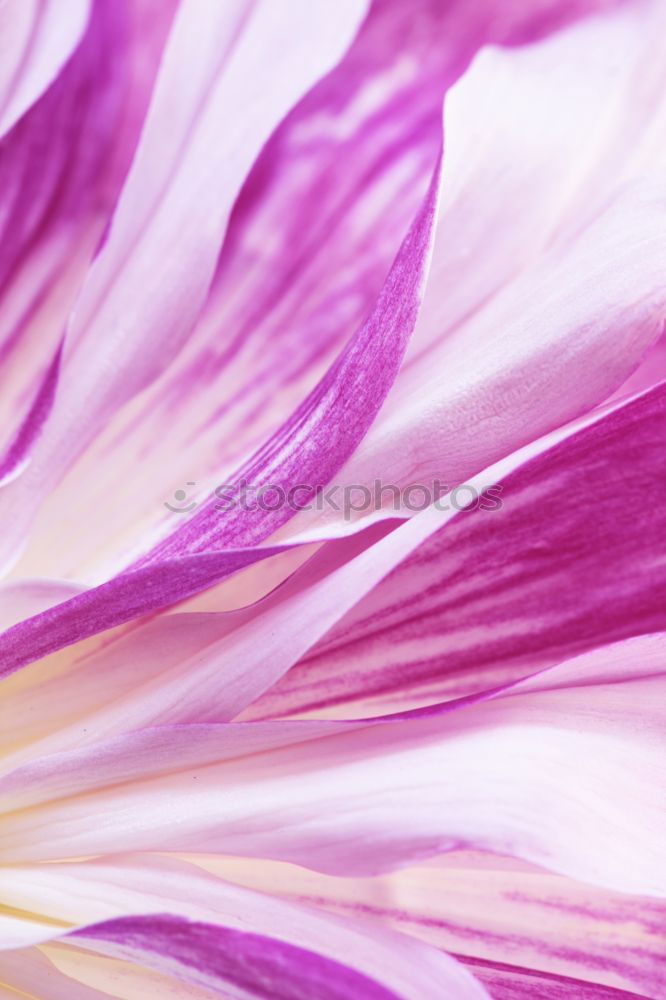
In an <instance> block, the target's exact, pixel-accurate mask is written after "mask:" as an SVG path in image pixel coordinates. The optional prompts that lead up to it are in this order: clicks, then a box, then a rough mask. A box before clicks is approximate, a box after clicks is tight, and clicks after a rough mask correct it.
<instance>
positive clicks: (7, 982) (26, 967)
mask: <svg viewBox="0 0 666 1000" xmlns="http://www.w3.org/2000/svg"><path fill="white" fill-rule="evenodd" d="M0 983H1V985H0V991H1V992H0V996H2V997H3V998H4V997H34V998H38V997H44V998H46V997H48V1000H103V998H105V997H109V996H117V994H116V993H111V992H109V993H107V992H106V991H103V992H100V991H99V990H96V989H91V988H90V987H89V986H86V985H85V984H84V983H81V982H79V981H77V980H76V979H72V978H71V977H70V976H68V975H65V974H64V973H62V972H60V971H58V969H57V968H56V966H55V965H54V964H53V963H52V962H51V961H49V959H48V958H47V957H46V955H43V954H42V953H41V952H40V951H39V950H38V949H37V948H30V949H24V950H22V951H20V952H13V953H12V952H3V953H0Z"/></svg>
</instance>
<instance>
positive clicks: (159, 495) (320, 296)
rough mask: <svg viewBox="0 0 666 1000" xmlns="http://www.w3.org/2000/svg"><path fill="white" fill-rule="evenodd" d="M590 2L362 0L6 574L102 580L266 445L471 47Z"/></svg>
mask: <svg viewBox="0 0 666 1000" xmlns="http://www.w3.org/2000/svg"><path fill="white" fill-rule="evenodd" d="M596 6H599V5H597V4H589V3H581V4H569V5H567V9H566V11H563V10H562V8H561V5H558V9H557V10H556V11H553V10H552V9H551V8H552V4H549V3H545V4H542V3H531V4H530V6H529V9H528V10H526V9H525V8H524V6H522V5H511V6H510V7H509V6H507V5H506V4H502V5H499V6H498V5H497V3H495V2H494V0H493V2H487V3H483V4H478V5H475V6H474V7H470V6H469V5H466V4H462V3H454V4H450V5H441V4H439V3H433V2H431V0H420V2H419V3H418V4H417V3H412V4H410V6H409V10H407V9H406V8H405V6H404V4H401V3H400V2H387V3H382V4H375V5H374V6H373V7H372V8H371V11H370V15H369V17H368V18H367V19H366V21H365V22H364V24H363V26H362V28H361V31H360V32H359V35H358V37H357V38H356V39H355V41H354V44H353V46H352V48H351V50H350V52H349V53H348V55H347V57H346V58H345V59H344V60H343V61H342V62H341V64H340V65H339V66H338V67H337V68H336V70H335V71H334V72H333V73H332V74H330V75H329V76H328V77H327V78H326V79H325V80H324V81H322V82H321V83H320V84H319V85H318V86H317V87H316V88H315V89H314V90H313V91H312V92H311V93H310V94H309V95H308V96H307V97H306V98H305V99H304V100H303V101H302V102H301V104H300V105H299V107H298V108H297V109H295V111H294V112H292V113H291V114H290V115H289V116H288V117H287V119H286V121H285V122H284V123H283V125H282V126H281V127H280V129H279V130H278V132H277V133H276V135H275V136H274V137H273V138H272V139H271V141H270V142H269V143H268V145H267V147H266V149H265V150H264V151H263V153H262V155H261V156H260V158H259V160H258V162H257V163H256V165H255V167H254V169H253V170H252V172H251V174H250V176H249V178H248V180H247V182H246V184H245V186H244V188H243V191H242V192H241V194H240V197H239V200H238V203H237V205H236V207H235V210H234V213H233V216H232V219H231V221H230V228H229V233H228V235H227V239H226V241H225V247H224V248H223V252H222V256H221V258H220V261H219V263H218V269H217V275H216V279H215V282H214V286H213V290H212V293H211V295H210V296H209V299H208V302H207V307H206V311H205V315H204V317H203V320H202V322H201V323H200V324H199V325H198V327H197V328H196V329H195V331H193V335H192V336H191V337H190V338H189V340H188V343H187V345H186V346H185V348H184V350H183V351H182V353H181V355H180V356H179V358H178V359H176V360H175V363H174V365H173V366H170V368H169V370H168V371H167V372H165V373H164V375H163V376H162V377H161V378H157V379H156V381H155V383H154V385H153V386H152V388H150V389H149V390H147V391H146V392H144V393H141V394H140V396H139V397H138V398H137V399H136V400H135V401H134V402H133V403H130V404H129V405H128V406H127V407H125V408H124V409H123V410H122V412H120V413H119V414H118V415H117V419H114V420H112V421H111V422H110V423H109V426H108V427H107V428H106V430H105V432H104V433H103V434H102V435H101V436H100V438H99V440H98V441H96V442H95V443H93V445H92V446H91V448H90V449H89V453H87V454H86V455H85V456H83V458H82V460H81V461H80V462H79V463H77V464H76V465H75V467H74V468H73V469H72V470H71V472H70V474H69V475H68V476H67V477H66V480H65V482H63V484H62V487H61V488H60V489H59V490H58V491H57V494H56V496H55V497H54V498H53V499H49V502H48V504H47V505H46V507H45V508H44V510H43V513H42V516H41V517H40V518H39V519H38V522H37V535H36V537H35V540H34V545H33V546H32V548H31V551H30V552H29V553H28V554H27V556H26V560H25V561H24V563H23V565H22V569H21V572H22V573H25V574H28V575H32V574H34V573H37V572H40V573H47V574H54V573H55V574H58V575H62V574H65V575H67V576H70V575H71V576H74V577H75V578H81V576H82V572H83V571H84V570H85V572H84V575H85V576H86V577H88V578H89V574H90V569H89V564H90V561H91V559H94V561H95V567H94V571H95V575H96V578H99V576H98V574H99V573H100V572H102V573H108V572H110V571H112V570H115V569H117V568H118V558H119V557H118V553H119V552H122V556H121V558H125V559H126V560H129V559H130V558H131V556H132V555H134V554H135V553H136V552H137V551H143V550H145V547H146V541H145V540H146V538H148V539H150V538H152V537H153V535H154V534H157V535H158V536H159V535H162V534H164V533H165V532H168V531H169V530H170V529H171V528H172V527H173V517H172V518H171V522H169V521H168V520H167V521H165V520H164V510H163V500H164V498H165V497H168V496H169V495H170V494H171V493H172V492H173V490H174V489H175V488H176V487H180V486H182V485H184V484H185V483H189V484H190V485H196V487H197V489H196V491H195V493H196V499H197V500H199V499H200V497H201V495H202V494H203V493H205V492H206V490H207V489H208V487H210V489H211V490H212V486H214V485H216V484H219V483H220V481H221V478H222V477H226V476H228V474H229V473H230V470H233V468H234V467H235V466H236V465H237V463H238V461H239V460H240V461H242V460H243V459H245V458H246V457H247V455H249V454H251V452H252V451H253V449H255V448H256V447H257V445H258V444H260V443H261V442H262V440H265V439H266V438H268V437H269V436H270V434H271V433H272V432H273V431H274V430H275V428H276V426H278V425H279V423H280V419H281V417H282V416H283V414H284V413H285V412H289V411H290V410H292V409H293V408H294V407H295V406H297V405H298V404H299V403H300V402H301V401H302V400H303V399H304V398H305V396H306V395H307V392H308V390H309V389H310V388H311V387H312V386H313V385H314V384H315V383H316V381H317V379H318V378H319V377H320V376H321V375H322V374H323V373H324V372H325V371H326V368H327V367H328V365H329V364H330V362H331V360H332V358H333V357H334V356H335V354H336V353H337V351H338V349H339V347H340V345H341V344H342V343H344V341H345V339H346V338H347V337H348V336H349V334H350V333H351V331H352V330H353V329H354V327H355V326H356V325H357V324H359V323H360V322H361V321H362V319H363V318H364V317H365V316H366V315H367V313H368V311H369V310H370V309H371V307H372V304H373V301H374V299H375V297H376V295H377V293H378V291H379V288H380V286H381V281H382V280H383V278H384V275H385V273H386V269H387V268H388V265H389V262H390V260H391V258H392V257H393V255H394V254H395V251H396V249H397V247H398V244H399V241H400V238H401V236H402V234H403V233H404V231H405V229H406V228H407V225H408V221H409V219H410V218H411V217H413V214H414V212H415V211H416V208H417V205H418V203H419V199H420V197H421V196H422V193H423V191H424V189H425V187H426V186H427V183H428V180H429V176H430V173H431V170H432V164H433V162H434V159H435V158H436V155H437V150H438V146H439V132H440V122H439V107H440V103H441V96H442V93H443V91H444V89H445V88H446V87H447V86H448V85H449V84H450V83H451V82H452V80H453V79H455V77H456V76H457V75H459V73H460V72H461V71H462V70H463V69H464V68H465V65H466V64H467V62H468V60H469V58H470V57H471V55H472V54H473V52H474V51H475V49H476V48H478V46H479V45H480V44H482V43H483V42H484V41H487V40H488V39H495V40H498V41H502V42H506V41H510V42H512V43H515V42H517V41H520V42H523V41H525V40H527V39H528V38H530V37H533V36H534V35H535V34H536V35H540V34H543V33H547V32H548V31H550V30H554V28H555V27H557V26H558V24H559V23H560V21H561V17H560V15H561V14H564V15H565V20H566V18H567V17H577V16H581V15H582V14H584V13H587V12H589V10H590V9H593V8H595V7H596ZM601 6H605V4H601ZM517 25H518V28H517ZM341 157H344V158H345V161H346V162H347V169H346V170H345V171H344V172H341V171H340V170H339V169H338V164H339V162H340V158H341ZM250 332H251V336H249V333H250ZM185 402H187V406H185V405H184V403H185ZM184 456H186V457H184ZM148 463H150V464H149V465H148ZM147 469H149V474H148V472H147ZM194 481H196V482H194ZM188 492H192V491H188ZM91 506H93V507H94V508H95V509H96V510H97V511H98V512H99V516H100V519H101V520H102V521H103V523H104V525H105V531H104V537H103V538H102V537H101V536H100V534H99V531H98V530H97V527H96V525H95V524H94V523H92V522H91V519H90V518H89V517H87V516H85V515H86V511H88V510H89V509H90V507H91ZM160 515H161V516H160ZM53 523H58V525H59V526H60V531H59V532H58V535H57V537H56V536H55V535H54V533H53V530H52V525H53ZM45 553H50V554H51V556H50V559H49V561H48V562H45ZM93 554H94V555H93ZM105 556H106V557H107V558H104V557H105ZM108 563H111V569H109V566H108ZM100 564H101V565H100Z"/></svg>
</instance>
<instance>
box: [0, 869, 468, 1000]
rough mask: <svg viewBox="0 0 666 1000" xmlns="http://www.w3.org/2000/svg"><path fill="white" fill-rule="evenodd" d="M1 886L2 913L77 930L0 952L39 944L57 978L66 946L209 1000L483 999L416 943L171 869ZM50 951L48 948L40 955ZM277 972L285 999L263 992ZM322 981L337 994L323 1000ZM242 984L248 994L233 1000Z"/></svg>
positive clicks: (13, 877)
mask: <svg viewBox="0 0 666 1000" xmlns="http://www.w3.org/2000/svg"><path fill="white" fill-rule="evenodd" d="M0 881H1V882H2V886H3V893H4V894H5V897H4V898H6V899H7V900H8V902H10V904H12V905H16V906H19V907H21V909H22V910H26V909H30V908H31V907H32V906H33V902H34V904H35V905H39V906H40V907H41V908H42V909H43V910H44V911H45V912H46V913H53V914H58V916H59V917H60V918H63V917H64V918H65V919H66V920H68V921H69V922H70V923H77V924H83V926H80V927H78V928H77V929H76V930H75V931H74V933H72V932H70V933H69V934H67V935H63V932H62V931H53V930H51V932H50V933H48V932H45V931H44V929H43V927H41V928H40V927H35V926H32V927H31V926H30V924H29V923H28V922H26V921H23V924H22V926H21V925H19V923H18V922H17V923H16V926H15V929H14V932H13V934H12V935H11V936H8V937H7V938H5V940H4V942H3V946H4V947H5V948H7V947H14V948H16V947H17V945H19V943H22V944H24V945H29V944H34V943H39V942H42V943H43V947H44V951H45V952H46V954H48V955H49V957H50V958H51V960H52V961H55V962H57V964H58V965H59V966H60V967H62V968H63V969H64V970H67V968H68V959H67V954H66V951H65V949H64V947H62V945H65V944H69V945H71V946H79V947H81V946H84V947H86V948H89V949H91V950H93V951H95V952H100V953H102V954H111V955H115V956H119V957H124V958H130V959H131V960H134V961H137V960H138V961H140V962H142V963H145V965H146V966H148V967H149V968H154V969H158V970H161V971H165V972H171V973H174V974H175V975H177V976H184V977H185V978H188V979H191V980H194V981H195V982H199V983H200V984H201V985H204V986H208V987H209V988H215V987H217V988H222V984H223V983H225V987H224V988H226V989H227V990H231V991H232V995H233V996H240V997H243V998H245V997H247V996H248V995H249V996H252V997H254V996H257V997H258V998H260V1000H264V997H265V996H266V995H267V994H268V993H269V992H270V994H271V995H276V996H281V997H282V996H284V997H285V1000H286V998H288V1000H291V998H292V997H293V998H294V1000H297V998H301V997H308V998H309V997H311V996H313V997H319V996H321V997H322V998H323V997H327V996H329V995H333V996H340V997H346V996H358V997H359V998H361V997H363V998H365V997H366V996H377V997H386V998H388V997H391V998H393V997H399V998H401V1000H424V998H428V1000H430V998H431V997H432V1000H435V998H438V1000H439V998H443V997H450V998H451V1000H459V998H461V1000H462V998H467V997H469V998H470V1000H472V998H476V997H478V998H479V1000H481V998H483V997H484V996H486V994H485V991H484V990H483V988H482V987H481V986H480V985H479V984H477V983H476V982H475V981H474V979H473V978H472V977H471V976H470V975H469V974H468V973H466V971H465V970H464V968H462V967H461V966H460V965H459V964H458V963H456V962H455V961H453V960H452V959H450V958H449V957H448V956H447V955H445V954H443V953H441V952H439V951H437V950H436V949H434V948H430V947H428V946H427V945H424V944H423V943H422V942H417V941H414V940H412V939H410V938H408V937H406V936H404V935H402V934H398V933H396V932H395V931H391V930H387V929H384V928H373V927H366V926H364V925H363V923H362V922H360V921H356V920H354V919H352V920H341V919H339V918H337V917H335V916H333V915H331V914H327V913H325V912H322V911H320V910H317V909H316V908H313V907H308V906H303V905H299V904H293V903H288V902H285V901H283V900H279V899H275V898H273V897H272V896H268V895H264V894H261V893H256V892H252V891H250V890H248V889H245V888H242V887H240V886H235V885H232V884H231V883H229V882H224V881H221V880H219V879H215V878H213V877H211V876H210V875H206V874H204V873H203V872H201V871H200V870H198V869H197V868H194V867H192V866H187V865H185V864H183V863H178V862H175V861H167V860H166V859H157V858H154V859H150V860H142V859H136V858H131V857H130V858H118V859H111V860H109V861H101V862H84V863H76V864H67V865H59V864H49V865H44V866H37V867H32V868H30V867H24V868H21V867H16V868H13V869H2V870H0ZM99 921H102V922H101V923H100V922H99ZM52 941H57V942H58V944H57V945H55V944H51V943H46V942H52ZM10 942H11V943H10ZM56 947H57V948H58V951H57V952H56ZM262 952H263V955H262V954H261V953H262ZM56 956H57V957H56ZM0 958H1V955H0ZM280 964H282V970H283V973H284V979H283V985H282V989H283V990H284V992H280V986H279V985H277V984H276V985H275V986H273V987H271V985H269V984H272V983H273V980H274V976H275V974H276V971H277V968H278V967H279V965H280ZM323 973H326V975H327V976H329V977H331V978H330V985H331V990H333V989H336V990H337V992H335V993H331V994H328V993H326V992H321V991H322V989H326V984H325V983H323V982H322V980H321V975H322V974H323ZM243 976H245V977H246V980H245V988H246V989H247V990H248V992H247V993H243V992H242V989H241V983H242V981H243ZM206 977H208V978H206ZM225 977H226V980H225ZM253 977H258V978H254V979H253ZM262 977H265V978H263V986H262ZM306 985H307V986H308V987H309V990H310V992H308V991H307V990H306V989H305V986H306ZM273 989H274V990H275V991H276V992H275V994H274V993H273ZM345 989H347V990H349V992H348V993H345V992H344V991H345ZM234 990H236V992H233V991H234ZM364 990H367V992H363V991H364Z"/></svg>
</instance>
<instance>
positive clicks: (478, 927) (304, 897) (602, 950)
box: [191, 851, 666, 997]
mask: <svg viewBox="0 0 666 1000" xmlns="http://www.w3.org/2000/svg"><path fill="white" fill-rule="evenodd" d="M191 860H192V861H193V863H195V864H198V865H201V867H203V868H204V869H205V870H206V871H209V872H211V873H213V874H215V875H217V876H218V877H220V878H225V879H229V880H231V881H233V882H235V883H240V884H241V885H245V886H247V887H248V888H252V889H255V890H260V891H262V892H268V893H271V894H274V895H278V896H280V897H281V898H286V899H290V900H292V901H294V902H301V903H305V904H309V905H316V906H321V907H324V908H326V909H330V910H332V911H333V912H335V913H338V914H339V915H340V916H342V917H345V916H347V917H350V918H352V919H362V920H365V921H368V922H371V923H373V924H377V925H379V926H388V927H392V928H393V929H395V930H399V931H402V932H403V933H406V934H412V935H414V936H415V937H418V938H420V939H421V940H424V941H427V942H428V943H429V944H431V945H434V946H435V947H437V948H441V949H442V950H444V951H447V952H449V953H453V954H455V955H456V956H457V957H458V959H459V960H461V961H463V962H468V963H470V964H471V968H472V971H473V973H474V975H475V976H477V977H478V978H480V979H481V980H482V981H483V982H486V984H487V986H488V989H489V990H490V992H491V994H492V996H495V989H496V987H497V986H499V985H501V980H502V972H503V970H504V978H505V980H506V985H507V986H508V985H509V984H510V983H511V981H512V977H513V976H514V975H515V978H516V979H518V980H523V981H526V982H531V983H532V984H533V986H534V988H535V989H538V988H541V989H546V990H547V989H548V988H549V987H550V985H551V984H552V983H557V982H561V983H562V984H563V989H564V984H566V983H568V984H569V985H568V988H569V992H568V993H567V994H566V995H567V996H570V995H574V996H576V997H577V996H584V995H585V994H584V993H582V992H577V991H576V990H578V991H581V990H584V989H586V988H587V989H589V990H590V991H592V993H591V995H592V996H595V995H597V994H595V992H594V991H595V990H598V991H599V992H600V993H601V995H602V996H603V995H604V990H611V991H615V990H620V991H623V995H625V994H624V991H628V992H629V993H631V995H640V996H648V997H652V996H658V994H659V990H660V987H661V980H662V960H661V953H662V950H663V934H664V930H666V907H665V906H664V904H663V903H662V902H661V901H655V900H653V899H649V898H647V897H643V896H628V895H626V894H618V893H613V892H608V891H606V890H603V889H599V888H598V887H596V886H589V885H585V884H584V883H582V882H576V881H574V880H573V879H568V878H565V877H563V876H562V875H555V874H553V873H552V872H547V871H544V870H543V869H540V868H536V867H535V866H533V865H528V864H525V863H524V862H519V861H515V860H513V859H511V858H502V857H498V856H496V855H489V854H481V853H476V852H473V851H458V852H455V851H454V852H451V853H450V854H447V855H445V856H443V857H441V858H433V859H432V860H431V861H429V862H424V863H422V864H420V865H414V866H412V867H409V868H403V869H401V870H400V871H396V872H391V873H390V874H388V875H381V876H375V877H373V878H355V879H348V878H339V877H338V878H336V877H334V876H330V875H322V874H320V873H319V872H312V871H309V870H308V869H306V868H301V867H299V866H298V865H290V864H286V863H284V862H275V861H273V862H269V861H257V860H256V859H252V860H251V861H247V860H245V859H238V858H225V857H214V856H210V857H199V856H194V857H193V858H192V859H191ZM498 980H499V981H500V982H498ZM500 995H502V994H501V993H500ZM528 995H529V994H528Z"/></svg>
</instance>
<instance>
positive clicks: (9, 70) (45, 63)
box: [0, 0, 91, 137]
mask: <svg viewBox="0 0 666 1000" xmlns="http://www.w3.org/2000/svg"><path fill="white" fill-rule="evenodd" d="M90 7H91V3H90V0H65V2H64V3H63V2H62V0H46V3H42V2H39V0H6V2H5V3H3V5H2V8H0V39H1V42H0V45H1V46H2V47H1V48H0V137H1V136H3V135H5V134H6V133H7V132H8V131H9V130H10V129H11V128H12V126H13V125H14V124H15V123H16V122H17V121H18V119H19V118H20V117H21V115H23V114H24V112H25V111H27V109H28V108H29V107H31V105H33V104H34V103H35V101H36V100H37V99H38V98H39V97H40V96H41V95H42V94H43V93H44V91H45V90H46V89H47V87H48V86H49V84H50V83H51V81H52V80H53V79H55V77H56V76H57V75H58V73H59V72H60V70H61V69H62V67H63V66H64V64H65V63H66V62H67V60H68V59H69V58H70V56H71V55H72V53H73V52H74V50H75V49H76V46H77V45H78V43H79V41H80V39H81V36H82V35H83V32H84V29H85V27H86V22H87V21H88V17H89V15H90Z"/></svg>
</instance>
